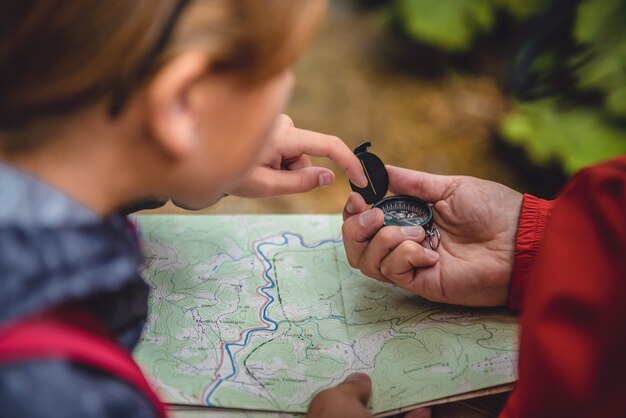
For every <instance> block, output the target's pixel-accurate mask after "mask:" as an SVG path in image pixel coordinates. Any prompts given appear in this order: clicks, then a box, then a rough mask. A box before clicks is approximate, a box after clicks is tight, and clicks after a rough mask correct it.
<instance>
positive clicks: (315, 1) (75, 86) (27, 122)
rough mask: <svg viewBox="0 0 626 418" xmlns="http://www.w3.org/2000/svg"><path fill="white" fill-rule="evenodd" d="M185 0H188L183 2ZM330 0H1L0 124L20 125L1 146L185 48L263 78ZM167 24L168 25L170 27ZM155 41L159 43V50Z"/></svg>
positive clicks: (134, 80) (297, 48) (286, 58)
mask: <svg viewBox="0 0 626 418" xmlns="http://www.w3.org/2000/svg"><path fill="white" fill-rule="evenodd" d="M182 3H189V4H185V5H184V8H183V7H179V6H180V5H181V4H182ZM324 3H325V1H324V0H191V1H188V2H181V1H180V0H178V1H177V0H134V1H132V0H106V1H102V0H80V1H76V0H33V1H28V2H25V1H23V0H3V6H2V7H3V15H4V16H3V17H2V18H1V20H2V26H1V27H0V41H1V43H0V131H4V132H8V133H16V134H18V135H6V136H5V135H2V136H0V148H5V149H10V148H14V147H18V148H19V147H20V146H24V145H26V144H20V143H19V141H17V140H16V138H19V137H22V136H23V135H19V133H20V131H24V130H25V129H28V128H29V126H32V125H36V122H37V121H39V120H50V119H54V120H58V119H59V118H62V117H65V116H67V115H69V114H72V113H74V112H76V111H78V110H80V109H84V108H85V107H87V106H89V105H91V104H94V103H96V102H99V101H101V100H103V99H109V100H111V96H112V95H113V96H115V94H116V93H115V92H116V91H120V90H123V89H127V90H128V91H130V94H132V92H133V91H135V90H136V89H137V87H138V86H139V85H141V84H142V83H145V82H146V81H147V80H149V79H150V76H151V75H153V74H154V73H155V72H156V71H158V69H159V68H160V67H161V66H162V65H164V64H165V63H167V62H168V60H170V59H171V58H172V57H174V56H176V55H177V54H179V53H181V52H184V51H188V50H201V51H206V53H207V54H209V55H210V57H211V61H210V62H211V64H210V65H211V67H210V68H208V69H207V70H208V71H215V72H218V71H231V72H237V73H239V74H241V77H242V80H248V81H251V82H255V81H259V80H263V79H265V78H267V77H269V76H271V75H273V74H275V73H276V72H278V71H280V70H282V69H283V68H285V67H287V66H288V65H290V64H291V63H292V62H293V61H294V60H295V59H296V57H297V56H298V55H299V54H300V52H301V51H302V49H303V48H304V47H305V45H306V44H307V43H308V42H309V40H310V38H311V37H312V34H313V33H314V32H315V29H316V27H317V25H318V23H319V20H320V17H321V15H322V13H321V11H322V10H323V6H324ZM177 7H179V9H180V10H176V8H177ZM173 14H175V15H173ZM168 24H170V26H171V27H169V28H168V27H164V26H167V25H168ZM164 30H165V31H169V32H170V33H165V37H164V36H163V35H164ZM161 38H162V39H161ZM159 42H162V43H163V45H160V47H161V50H155V49H154V47H155V44H156V43H159ZM151 51H152V52H151ZM151 53H155V56H153V57H149V55H150V54H151ZM146 57H148V58H149V60H148V62H143V61H145V60H146ZM141 66H145V68H141V69H139V74H138V67H141ZM122 96H123V94H122ZM123 99H124V97H122V101H123ZM113 100H115V99H113ZM122 106H123V103H122ZM11 138H13V139H11Z"/></svg>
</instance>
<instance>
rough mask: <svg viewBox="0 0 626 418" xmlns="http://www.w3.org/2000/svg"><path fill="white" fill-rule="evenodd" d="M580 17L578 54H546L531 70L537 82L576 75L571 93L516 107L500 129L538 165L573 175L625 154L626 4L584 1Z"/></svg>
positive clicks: (618, 0) (607, 0)
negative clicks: (551, 165)
mask: <svg viewBox="0 0 626 418" xmlns="http://www.w3.org/2000/svg"><path fill="white" fill-rule="evenodd" d="M575 16H576V17H575V21H574V30H573V33H572V34H571V37H572V40H573V41H574V43H575V44H576V45H578V48H577V49H576V50H577V51H578V52H575V53H572V54H571V56H570V57H569V58H568V59H566V60H564V61H563V60H560V59H559V58H562V55H560V52H562V51H557V50H555V49H552V50H551V49H547V50H545V51H543V53H542V54H539V55H538V56H537V57H536V58H535V60H534V61H533V62H532V63H531V66H530V69H531V71H532V72H533V74H534V76H535V77H536V78H537V79H543V78H547V77H545V75H546V74H547V73H550V72H556V73H557V74H559V73H560V74H564V73H568V72H569V73H571V74H572V79H573V80H574V85H573V86H572V87H571V88H570V90H571V91H568V92H567V94H566V95H563V96H562V97H560V98H559V97H554V98H552V99H543V100H538V101H531V102H526V103H517V104H516V105H515V106H514V111H513V112H511V113H510V114H509V115H508V116H507V117H506V118H505V119H504V121H503V122H502V125H501V126H502V128H501V133H502V135H503V137H504V138H505V139H506V140H507V141H509V142H511V143H513V144H517V145H521V146H522V147H523V148H524V149H525V150H526V151H527V154H528V156H529V157H530V158H531V160H533V161H534V162H535V163H536V164H538V165H545V164H548V163H549V162H551V161H555V160H556V161H558V162H559V163H560V164H561V166H562V167H563V169H564V171H565V172H566V173H568V174H571V173H573V172H575V171H577V170H579V169H580V168H582V167H584V166H586V165H589V164H593V163H596V162H598V161H600V160H603V159H606V158H609V157H612V156H615V155H619V154H625V153H626V25H624V23H623V22H624V21H625V20H626V3H624V2H623V1H622V0H602V1H597V0H585V1H581V2H580V4H579V6H578V8H577V10H576V15H575ZM563 67H564V68H563ZM537 90H539V91H540V90H541V86H539V88H538V89H537ZM590 93H591V94H593V95H594V96H593V97H595V99H591V100H590V99H589V94H590ZM559 103H561V104H562V103H570V108H569V109H565V108H563V106H559ZM572 103H576V106H575V107H573V105H572Z"/></svg>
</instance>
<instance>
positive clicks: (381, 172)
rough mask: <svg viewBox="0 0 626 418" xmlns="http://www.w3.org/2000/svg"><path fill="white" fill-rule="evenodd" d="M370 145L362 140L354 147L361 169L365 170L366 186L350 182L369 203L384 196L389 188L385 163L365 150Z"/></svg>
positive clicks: (370, 144)
mask: <svg viewBox="0 0 626 418" xmlns="http://www.w3.org/2000/svg"><path fill="white" fill-rule="evenodd" d="M371 146H372V143H371V142H363V143H362V144H360V145H359V146H358V147H356V148H355V149H354V154H355V155H356V156H357V157H358V158H359V160H361V165H362V166H363V171H365V176H366V177H367V186H365V187H357V186H356V185H355V184H353V183H352V182H350V187H351V188H352V190H353V191H355V192H357V193H358V194H360V195H361V196H363V199H364V200H365V202H366V203H368V204H370V205H371V204H373V203H376V202H378V201H379V200H381V199H382V198H383V197H385V195H386V194H387V189H388V188H389V176H388V174H387V170H386V169H385V164H384V163H383V162H382V160H381V159H380V158H378V157H377V156H376V155H375V154H372V153H371V152H369V151H368V150H367V148H368V147H371Z"/></svg>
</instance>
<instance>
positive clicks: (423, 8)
mask: <svg viewBox="0 0 626 418" xmlns="http://www.w3.org/2000/svg"><path fill="white" fill-rule="evenodd" d="M545 3H546V2H545V1H542V0H443V1H442V0H394V1H393V2H390V4H389V5H388V6H387V8H386V9H385V16H386V20H387V21H388V22H391V24H393V25H395V26H396V27H399V28H400V29H401V30H402V31H404V32H405V33H406V34H408V35H409V36H410V37H412V38H413V39H415V40H417V41H418V42H421V43H424V44H427V45H431V46H434V47H436V48H441V49H442V50H444V51H447V52H461V51H466V50H468V49H470V48H471V47H472V45H473V44H474V41H475V39H476V38H477V37H478V36H480V35H485V34H488V33H489V32H490V31H491V30H492V29H493V28H494V26H495V24H496V17H497V13H498V12H499V11H504V12H506V13H508V14H509V15H511V16H512V17H514V18H516V19H522V18H526V17H528V16H530V15H531V14H534V13H537V12H538V11H540V10H541V9H543V7H544V5H545Z"/></svg>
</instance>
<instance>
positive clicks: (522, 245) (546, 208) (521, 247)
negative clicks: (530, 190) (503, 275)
mask: <svg viewBox="0 0 626 418" xmlns="http://www.w3.org/2000/svg"><path fill="white" fill-rule="evenodd" d="M554 202H555V201H553V200H544V199H539V198H538V197H535V196H532V195H529V194H524V201H523V203H522V212H521V214H520V218H519V224H518V227H517V237H516V240H515V261H514V263H513V273H512V275H511V289H510V290H509V298H508V301H507V305H508V306H509V307H510V308H512V309H515V310H517V311H521V310H522V306H523V304H524V296H525V294H526V287H527V284H528V281H529V276H530V271H531V269H532V267H533V264H534V262H535V257H536V255H537V252H538V251H539V247H540V246H541V242H542V241H543V233H544V231H545V228H546V225H547V223H548V221H549V220H550V213H551V212H552V208H553V207H554Z"/></svg>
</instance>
